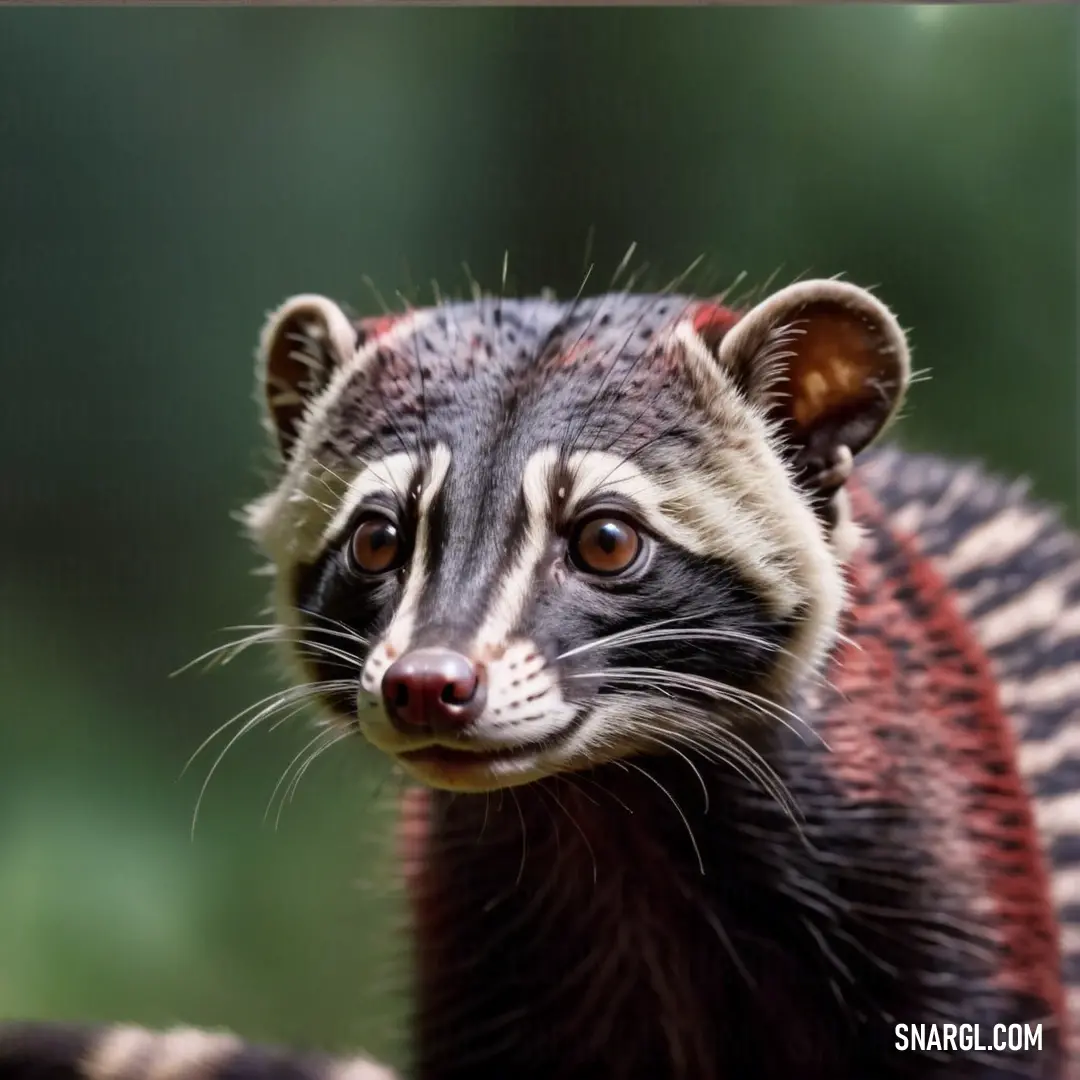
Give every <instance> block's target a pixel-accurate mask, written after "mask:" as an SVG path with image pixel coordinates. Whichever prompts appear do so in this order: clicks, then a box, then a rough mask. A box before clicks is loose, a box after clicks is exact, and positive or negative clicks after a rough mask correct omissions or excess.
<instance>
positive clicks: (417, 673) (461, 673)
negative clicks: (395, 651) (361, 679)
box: [382, 649, 487, 733]
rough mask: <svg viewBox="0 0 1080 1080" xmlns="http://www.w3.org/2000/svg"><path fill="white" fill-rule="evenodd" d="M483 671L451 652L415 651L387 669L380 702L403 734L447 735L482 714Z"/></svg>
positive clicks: (484, 695)
mask: <svg viewBox="0 0 1080 1080" xmlns="http://www.w3.org/2000/svg"><path fill="white" fill-rule="evenodd" d="M486 691H487V688H486V687H485V685H484V679H483V669H482V668H478V667H477V666H476V665H475V664H474V663H473V662H472V661H471V660H470V659H469V658H468V657H467V656H462V655H461V653H458V652H454V651H453V649H413V650H412V652H407V653H406V654H405V655H404V656H402V657H401V658H400V659H399V660H395V661H394V663H392V664H391V665H390V667H389V668H387V669H386V674H385V675H384V676H383V681H382V694H383V701H384V702H385V703H386V711H387V713H388V714H389V716H390V719H391V720H392V721H393V723H394V726H395V727H397V728H399V729H400V730H401V731H411V732H419V731H428V732H434V733H440V732H441V733H449V732H453V731H457V730H458V729H459V728H463V727H465V725H466V724H468V723H469V722H470V721H472V720H475V719H476V718H477V717H478V716H479V715H480V713H481V712H483V709H484V699H485V698H486V696H487V692H486Z"/></svg>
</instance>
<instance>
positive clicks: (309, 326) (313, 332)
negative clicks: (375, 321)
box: [258, 294, 358, 457]
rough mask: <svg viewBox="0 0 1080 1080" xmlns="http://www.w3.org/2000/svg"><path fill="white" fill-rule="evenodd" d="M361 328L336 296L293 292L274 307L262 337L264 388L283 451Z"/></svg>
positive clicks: (261, 379) (351, 350)
mask: <svg viewBox="0 0 1080 1080" xmlns="http://www.w3.org/2000/svg"><path fill="white" fill-rule="evenodd" d="M357 341H358V334H357V329H356V327H355V326H354V325H353V323H352V322H351V320H350V319H349V317H348V316H347V315H346V314H345V312H344V311H342V310H341V308H340V307H338V305H337V304H335V303H334V302H333V300H327V299H326V297H324V296H315V295H312V294H304V295H301V296H293V297H290V299H288V300H286V301H285V303H284V304H282V305H281V307H279V308H278V309H277V311H275V312H273V313H272V314H271V315H270V316H269V317H268V319H267V320H266V323H265V325H264V326H263V330H262V334H261V335H260V338H259V351H258V363H259V371H258V378H259V390H260V393H261V394H262V395H263V397H264V400H265V402H266V412H267V421H268V426H269V428H270V430H271V432H272V434H273V435H274V436H275V437H276V439H277V444H278V448H279V449H280V451H281V455H282V457H287V456H288V454H289V452H290V451H291V449H292V446H293V443H294V442H295V440H296V436H297V432H298V430H299V427H300V423H301V421H302V420H303V418H304V413H305V410H306V409H307V407H308V405H309V404H310V402H311V401H312V399H313V398H314V397H315V396H316V395H317V394H318V393H319V392H320V391H321V390H323V389H325V387H326V384H327V383H328V382H329V381H330V377H331V376H332V375H333V373H334V371H335V370H336V369H337V368H338V367H340V365H341V364H343V363H345V362H346V361H347V360H348V359H350V358H351V357H352V356H353V355H354V354H355V352H356V347H357Z"/></svg>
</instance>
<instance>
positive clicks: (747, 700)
mask: <svg viewBox="0 0 1080 1080" xmlns="http://www.w3.org/2000/svg"><path fill="white" fill-rule="evenodd" d="M566 678H567V679H592V680H596V679H602V680H605V681H607V682H615V681H624V682H625V681H634V680H639V681H640V680H641V679H646V680H648V681H649V682H651V683H653V684H654V685H657V686H665V685H666V686H669V687H672V688H675V689H680V690H689V691H691V692H695V693H699V694H704V695H705V696H706V697H711V698H714V699H715V700H718V701H726V702H730V703H731V704H735V705H741V706H743V707H745V708H747V709H749V710H750V711H751V712H756V713H758V714H759V715H762V716H766V717H768V718H769V719H771V720H776V721H777V722H778V723H780V724H782V725H783V726H784V727H786V728H787V729H788V730H789V731H790V732H791V733H792V734H793V735H795V736H796V737H797V738H800V739H802V741H803V742H805V741H806V739H805V737H804V736H803V735H802V734H801V733H800V732H799V731H798V729H797V728H796V727H794V726H793V724H792V722H791V721H794V723H795V724H798V725H800V727H802V728H803V729H805V731H807V732H808V733H809V734H810V735H812V736H814V738H815V739H817V740H818V741H819V742H820V743H821V745H822V746H824V747H825V749H827V750H828V749H830V747H829V745H828V743H826V741H825V739H824V738H823V737H822V735H821V734H820V732H818V731H816V730H815V729H814V728H813V727H812V726H811V725H810V724H808V723H807V722H806V721H805V720H804V719H803V718H802V717H801V716H799V715H798V713H795V712H792V710H791V709H789V708H787V707H786V706H783V705H781V704H779V703H778V702H776V701H773V700H771V699H770V698H767V697H764V696H763V695H761V694H756V693H754V692H753V691H750V690H745V689H743V688H741V687H735V686H729V685H727V684H726V683H720V682H717V681H715V680H714V679H708V678H705V676H703V675H691V674H689V673H687V672H681V671H680V672H676V671H664V670H661V669H659V668H649V667H613V668H607V669H605V670H603V671H588V672H573V673H571V674H569V675H567V676H566ZM786 718H790V720H789V719H786Z"/></svg>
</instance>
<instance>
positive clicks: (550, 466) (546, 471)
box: [473, 446, 558, 653]
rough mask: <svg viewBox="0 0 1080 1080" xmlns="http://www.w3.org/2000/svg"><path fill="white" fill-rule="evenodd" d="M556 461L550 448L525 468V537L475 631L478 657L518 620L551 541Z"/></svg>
mask: <svg viewBox="0 0 1080 1080" xmlns="http://www.w3.org/2000/svg"><path fill="white" fill-rule="evenodd" d="M557 460H558V452H557V450H556V449H555V447H552V446H549V447H546V448H545V449H543V450H540V451H538V452H537V453H535V454H533V456H532V457H531V458H529V461H528V462H527V464H526V465H525V471H524V473H523V474H522V481H521V491H522V495H523V496H524V498H525V508H526V513H527V517H528V520H527V523H526V525H525V536H524V537H523V538H522V543H521V549H520V550H519V551H518V555H517V558H516V559H515V560H514V565H513V566H512V567H511V569H510V571H509V573H507V575H506V576H505V577H504V578H503V580H502V582H501V583H500V585H499V590H498V592H497V593H496V596H495V600H494V601H493V603H492V605H491V608H490V610H489V611H488V613H487V617H486V618H485V619H484V622H483V624H482V625H481V627H480V629H479V630H478V631H477V634H476V638H475V640H474V642H473V650H474V651H475V652H477V653H483V652H484V651H486V650H490V649H492V648H497V647H500V646H504V645H505V644H506V640H507V638H508V637H509V635H510V633H511V632H512V631H513V629H514V626H515V624H516V623H517V621H518V620H519V619H520V618H521V613H522V611H523V610H524V608H525V604H526V602H527V601H528V598H529V591H530V589H531V587H532V582H533V577H534V575H535V573H536V567H537V565H538V564H539V562H540V560H541V559H542V558H543V557H544V553H545V552H546V551H547V548H548V543H549V541H550V538H551V505H550V498H551V480H552V473H553V470H554V468H555V464H556V462H557Z"/></svg>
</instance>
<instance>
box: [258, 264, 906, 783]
mask: <svg viewBox="0 0 1080 1080" xmlns="http://www.w3.org/2000/svg"><path fill="white" fill-rule="evenodd" d="M261 355H262V368H263V370H262V377H263V379H264V382H265V388H266V394H267V401H268V421H269V424H270V426H271V427H272V429H273V431H274V433H275V436H276V438H277V442H278V445H279V447H280V450H281V453H282V456H283V460H284V466H285V467H284V472H283V475H282V478H281V481H280V483H279V485H278V486H277V487H276V488H275V489H274V490H273V491H272V492H270V493H269V494H268V495H267V496H265V497H264V498H263V499H261V500H259V501H258V502H257V503H256V504H254V505H253V506H252V507H250V508H249V514H248V520H249V524H250V528H251V531H252V533H253V534H254V536H255V537H256V539H257V540H258V542H259V543H260V544H261V545H262V546H263V548H264V549H265V550H266V551H267V553H268V554H269V555H270V557H271V558H272V559H273V561H274V563H275V566H276V572H277V580H278V586H277V597H278V607H279V617H280V619H281V620H282V623H283V624H284V625H285V626H286V627H287V628H288V634H287V636H288V638H289V640H290V641H293V642H295V644H294V646H293V652H294V656H293V659H294V660H295V662H296V665H297V669H298V672H299V674H300V677H301V678H303V679H305V680H306V681H320V682H322V683H324V684H325V685H324V688H323V689H324V697H325V700H326V701H327V703H328V705H329V706H330V707H331V709H332V710H333V712H334V714H335V716H336V717H337V718H338V719H339V720H340V721H341V722H342V723H346V724H351V725H356V726H358V727H359V729H360V730H361V731H362V732H363V733H364V734H365V735H366V736H367V738H368V739H370V741H371V742H372V743H374V744H375V745H376V746H378V747H380V748H381V749H382V750H384V751H385V752H386V753H388V754H390V755H392V756H393V757H395V758H397V759H398V760H399V761H400V762H401V763H402V764H403V765H404V766H405V767H406V768H407V769H408V770H409V771H410V772H412V773H413V774H414V775H415V776H417V777H419V778H420V779H422V780H424V781H426V782H427V783H429V784H432V785H435V786H440V787H446V788H453V789H458V790H472V791H481V790H488V789H491V788H497V787H502V786H506V785H510V784H519V783H524V782H527V781H529V780H533V779H536V778H538V777H541V776H544V775H547V774H550V773H553V772H560V771H566V770H573V769H579V768H583V767H586V766H588V765H592V764H595V763H597V762H599V761H602V760H605V759H610V758H616V757H622V756H625V755H628V754H633V753H640V752H667V751H668V750H671V748H673V747H674V748H678V747H679V746H680V745H682V746H684V747H685V746H686V745H693V744H695V743H696V744H698V745H700V744H701V743H703V742H707V741H708V738H709V733H710V732H711V731H717V730H722V729H723V728H725V727H731V726H732V725H736V724H738V723H740V722H741V721H740V718H741V717H743V716H745V703H746V695H747V692H750V693H753V694H759V695H760V694H766V695H770V696H772V697H774V698H777V697H779V698H782V696H783V695H784V693H785V692H786V691H787V689H788V688H789V687H790V684H791V682H792V680H793V679H795V678H797V677H798V675H799V674H800V671H802V670H804V669H805V668H807V667H813V666H814V665H815V664H817V663H819V662H820V660H821V659H822V657H823V655H824V654H825V652H826V651H827V650H828V648H829V647H830V645H831V643H832V635H833V633H834V627H835V622H836V619H837V616H838V613H839V609H840V605H841V603H842V586H841V579H840V574H839V567H838V562H839V558H840V557H841V555H842V551H841V548H842V547H843V538H844V536H845V535H846V532H847V530H846V529H845V527H844V514H843V509H844V499H843V491H842V486H843V481H844V479H845V478H846V477H847V475H848V473H849V471H850V464H851V460H852V455H853V454H856V453H858V452H859V450H861V449H862V448H863V447H864V446H865V445H867V444H868V443H869V442H870V441H871V440H872V439H873V438H874V437H875V436H876V435H877V434H878V432H879V431H880V430H881V429H882V427H883V426H884V424H885V423H886V422H887V421H888V419H889V418H890V417H891V415H892V414H893V413H894V411H895V409H896V408H897V406H898V404H899V401H900V398H901V396H902V393H903V390H904V387H905V385H906V382H907V378H908V361H907V351H906V347H905V344H904V339H903V335H902V334H901V332H900V330H899V328H898V327H897V325H896V322H895V320H894V319H893V317H892V316H891V314H890V313H889V312H888V311H887V310H886V309H885V308H884V307H883V306H882V305H881V304H880V303H878V301H876V300H875V299H874V298H872V297H871V296H870V295H869V294H868V293H866V292H865V291H863V290H860V289H857V288H855V287H854V286H850V285H845V284H842V283H838V282H832V281H829V282H822V281H818V282H805V283H801V284H798V285H795V286H791V287H789V288H787V289H784V290H782V291H781V292H779V293H777V294H775V295H774V296H772V297H770V298H769V299H768V300H766V301H764V302H763V303H762V304H760V305H758V306H757V307H756V308H754V309H752V310H751V311H749V312H746V313H743V314H741V315H736V314H734V313H732V312H730V311H728V310H727V309H724V308H722V307H719V306H717V305H715V304H712V303H709V302H705V301H697V300H687V299H685V298H677V297H672V296H662V297H658V296H626V295H609V296H603V297H599V298H597V299H592V300H586V301H579V302H577V303H576V304H558V303H554V302H550V301H543V300H528V301H505V300H495V299H488V300H483V301H479V302H476V303H471V304H458V305H451V306H446V307H442V308H438V309H430V310H422V311H417V312H411V313H409V314H407V315H402V316H400V317H398V318H396V319H383V320H369V321H366V322H360V323H353V322H351V321H350V320H349V319H348V318H346V316H345V315H344V314H343V313H342V311H341V310H340V308H338V307H337V305H335V304H334V303H332V302H331V301H329V300H327V299H325V298H322V297H316V296H299V297H295V298H293V299H292V300H290V301H288V302H287V303H286V304H285V305H284V306H283V307H282V308H281V309H280V310H279V311H278V312H276V313H275V314H274V315H273V316H272V317H271V319H270V321H269V323H268V325H267V327H266V329H265V331H264V334H263V339H262V354H261ZM755 700H760V699H755ZM758 714H759V715H760V709H758Z"/></svg>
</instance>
